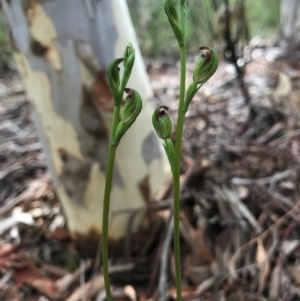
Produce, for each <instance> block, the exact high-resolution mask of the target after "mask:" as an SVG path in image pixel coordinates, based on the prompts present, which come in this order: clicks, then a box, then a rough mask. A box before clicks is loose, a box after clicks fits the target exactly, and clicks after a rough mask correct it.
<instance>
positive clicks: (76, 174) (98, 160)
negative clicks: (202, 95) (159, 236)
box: [1, 0, 169, 240]
mask: <svg viewBox="0 0 300 301" xmlns="http://www.w3.org/2000/svg"><path fill="white" fill-rule="evenodd" d="M1 1H2V6H3V9H4V12H5V14H6V16H7V19H8V23H9V27H10V30H11V33H12V37H13V43H14V45H15V47H16V52H15V59H16V63H17V66H18V69H19V72H20V74H21V77H22V79H23V81H24V84H25V87H26V90H27V93H28V97H29V100H30V102H31V105H32V110H33V112H34V116H35V119H36V125H37V128H38V130H39V134H40V138H41V141H42V143H43V147H44V151H45V153H46V157H47V160H48V166H49V169H50V172H51V174H52V177H53V181H54V184H55V187H56V189H57V193H58V196H59V199H60V201H61V203H62V204H63V207H64V210H65V213H66V217H67V220H68V227H69V229H70V232H71V233H72V235H73V236H74V238H76V237H81V236H84V237H86V236H87V234H88V233H89V235H90V236H93V237H94V238H95V239H97V238H98V236H99V235H100V234H101V222H102V198H103V190H104V181H105V169H106V160H107V149H108V137H109V130H110V123H111V118H112V100H111V95H110V91H109V89H108V86H107V83H106V79H105V70H106V68H107V66H108V64H109V63H110V62H111V60H112V59H114V58H115V57H118V56H121V55H122V53H123V50H124V47H125V45H126V44H127V43H128V42H132V43H133V45H134V47H135V49H136V62H135V66H134V69H133V73H132V78H131V80H130V82H129V84H128V86H129V87H131V88H134V89H136V90H138V91H139V92H140V94H141V96H142V98H143V111H142V113H141V115H140V116H139V117H138V119H137V121H136V123H135V124H134V125H133V127H132V128H131V129H130V130H129V131H128V132H127V133H126V135H125V136H124V138H123V139H122V141H121V143H120V146H119V148H118V151H117V158H116V169H115V176H114V183H113V188H112V195H111V213H112V215H113V216H112V217H113V218H112V224H111V228H110V237H111V238H112V239H114V240H117V239H119V238H121V237H122V236H123V235H124V234H125V233H126V230H127V227H128V222H129V218H130V214H128V212H127V213H126V214H124V213H123V214H117V212H118V211H120V210H124V209H134V208H138V207H142V206H145V204H146V203H147V202H148V201H150V200H153V198H154V195H155V193H156V192H157V191H158V190H159V188H160V187H161V186H162V185H163V184H164V182H165V181H166V175H167V174H168V173H169V167H168V163H167V160H166V158H165V156H164V154H163V150H162V147H161V143H160V142H159V141H158V139H157V137H156V135H155V134H154V132H153V129H152V125H151V115H152V107H151V105H150V104H149V99H150V98H151V97H152V92H151V88H150V85H149V80H148V78H147V75H146V72H145V68H144V65H143V61H142V57H141V54H140V51H139V47H138V43H137V40H136V36H135V33H134V29H133V26H132V23H131V20H130V16H129V13H128V9H127V6H126V2H125V0H101V1H93V0H64V1H53V0H45V1H26V3H29V4H27V6H26V7H24V2H22V1H21V0H13V1H7V0H1ZM141 221H142V215H140V216H138V217H137V218H135V220H134V223H133V229H132V230H133V231H137V230H138V228H139V226H140V225H141Z"/></svg>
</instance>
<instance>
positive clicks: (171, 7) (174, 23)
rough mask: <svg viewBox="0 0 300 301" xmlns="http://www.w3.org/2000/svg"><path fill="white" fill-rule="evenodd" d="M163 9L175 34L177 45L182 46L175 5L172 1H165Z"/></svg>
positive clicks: (180, 29) (182, 41)
mask: <svg viewBox="0 0 300 301" xmlns="http://www.w3.org/2000/svg"><path fill="white" fill-rule="evenodd" d="M164 9H165V12H166V15H167V17H168V19H169V22H170V25H171V27H172V29H173V32H174V34H175V37H176V39H177V41H178V44H179V45H184V39H183V35H182V27H181V25H180V19H179V14H178V9H177V6H176V4H175V3H174V2H173V1H172V0H165V3H164Z"/></svg>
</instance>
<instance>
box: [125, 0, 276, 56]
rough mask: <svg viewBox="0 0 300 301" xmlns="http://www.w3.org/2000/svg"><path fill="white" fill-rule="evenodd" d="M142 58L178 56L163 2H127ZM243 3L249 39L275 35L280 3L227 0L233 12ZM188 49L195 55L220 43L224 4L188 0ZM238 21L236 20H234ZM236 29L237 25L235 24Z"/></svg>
mask: <svg viewBox="0 0 300 301" xmlns="http://www.w3.org/2000/svg"><path fill="white" fill-rule="evenodd" d="M127 3H128V7H129V10H130V13H131V17H132V20H133V23H134V27H135V29H136V33H137V36H138V39H139V41H140V46H141V50H142V53H143V55H145V56H148V57H157V56H166V55H173V54H175V53H177V52H178V50H177V46H176V41H175V39H174V37H173V34H172V32H171V29H170V26H169V25H168V23H167V18H166V17H165V13H164V10H163V5H162V4H163V0H152V1H149V0H127ZM240 3H244V6H245V13H246V20H247V23H248V29H249V37H248V38H250V39H251V38H253V37H256V36H259V37H261V38H266V37H269V36H271V35H274V34H276V32H277V27H278V22H279V6H280V0H229V4H230V6H231V9H232V10H235V9H237V8H238V5H239V4H240ZM188 4H189V5H188V11H187V16H188V17H187V19H188V24H187V43H188V44H187V48H188V51H189V53H194V52H196V50H197V48H198V47H199V46H202V45H213V46H215V45H214V44H216V43H218V41H219V40H220V28H219V27H220V26H221V23H222V18H223V16H222V14H224V0H188ZM237 15H238V14H237ZM236 21H237V20H236ZM235 25H236V26H239V24H238V22H236V24H235Z"/></svg>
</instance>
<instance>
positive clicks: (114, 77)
mask: <svg viewBox="0 0 300 301" xmlns="http://www.w3.org/2000/svg"><path fill="white" fill-rule="evenodd" d="M123 60H124V59H123V58H118V59H115V60H113V61H112V62H111V63H110V65H109V66H108V69H107V77H108V83H109V87H110V90H111V92H112V95H113V96H114V99H117V96H118V94H119V86H120V68H119V65H120V64H121V62H122V61H123Z"/></svg>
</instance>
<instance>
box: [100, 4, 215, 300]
mask: <svg viewBox="0 0 300 301" xmlns="http://www.w3.org/2000/svg"><path fill="white" fill-rule="evenodd" d="M164 9H165V13H166V15H167V17H168V20H169V23H170V25H171V27H172V30H173V32H174V35H175V37H176V39H177V42H178V45H179V50H180V95H179V105H178V118H177V126H176V144H175V146H174V144H173V141H172V140H171V132H172V120H171V118H170V117H169V115H168V107H166V106H160V107H158V108H157V109H156V110H155V111H154V113H153V116H152V123H153V126H154V129H155V131H156V133H157V135H158V136H159V138H161V139H162V140H164V144H163V146H164V149H165V152H166V154H167V157H168V159H169V163H170V167H171V171H172V174H173V196H174V206H173V208H174V209H173V217H174V253H175V270H176V293H177V300H178V301H181V294H182V293H181V292H182V287H181V263H180V219H179V213H180V178H179V177H180V156H181V145H182V135H183V125H184V118H185V114H186V112H187V111H188V108H189V105H190V103H191V101H192V99H193V97H194V96H195V94H196V93H197V92H198V91H199V89H200V88H201V87H202V85H203V84H204V83H205V82H206V81H207V80H208V79H209V78H210V77H211V76H212V75H213V74H214V73H215V71H216V69H217V67H218V57H217V54H216V52H215V51H214V50H212V49H210V48H208V47H200V48H199V51H200V55H199V58H198V60H197V62H196V64H195V67H194V71H193V81H192V83H191V84H190V85H189V86H188V88H187V89H186V86H185V82H186V38H185V28H186V25H185V24H186V15H185V12H186V1H185V0H178V3H177V2H176V3H174V2H173V1H172V0H165V2H164ZM134 58H135V51H134V48H133V47H132V45H131V44H129V45H128V46H127V47H126V49H125V51H124V54H123V57H122V58H118V59H115V60H114V61H113V62H112V63H111V64H110V65H109V67H108V72H107V74H108V82H109V87H110V90H111V93H112V96H113V100H114V113H113V123H112V130H111V136H110V144H109V153H108V165H107V171H106V182H105V191H104V205H103V219H102V259H103V274H104V281H105V290H106V297H107V300H108V301H111V292H110V281H109V271H108V224H109V208H110V193H111V184H112V176H113V167H114V161H115V155H116V150H117V146H118V144H119V142H120V140H121V138H122V137H123V135H124V134H125V133H126V131H127V130H128V129H129V128H130V127H131V125H132V124H133V123H134V121H135V120H136V118H137V116H138V115H139V113H140V112H141V109H142V100H141V97H140V95H139V94H138V92H137V91H135V90H133V89H130V88H126V85H127V83H128V80H129V77H130V74H131V70H132V67H133V64H134ZM122 62H123V64H124V70H123V74H122V77H120V68H119V65H120V64H121V63H122ZM124 92H126V93H127V98H126V101H125V104H124V106H123V107H122V97H123V93H124Z"/></svg>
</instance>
